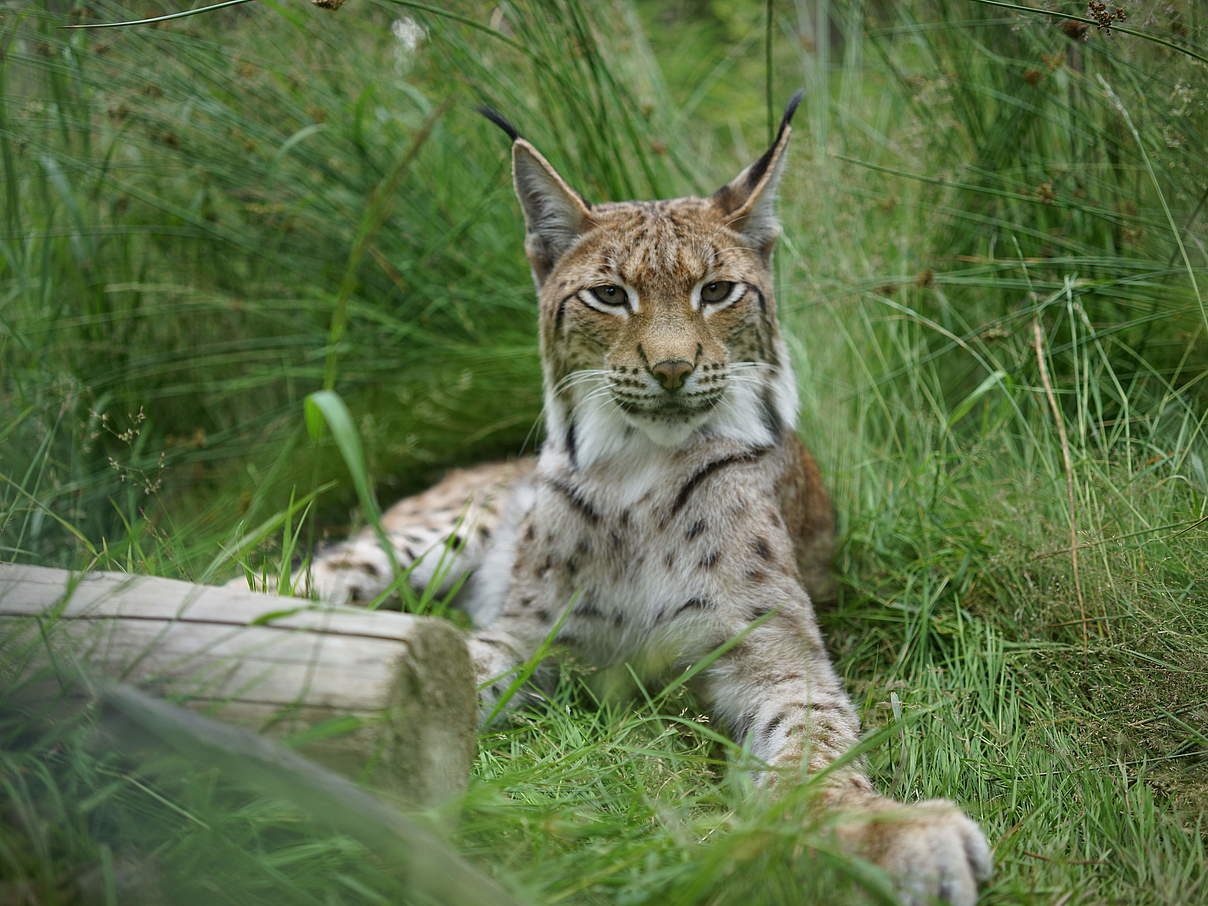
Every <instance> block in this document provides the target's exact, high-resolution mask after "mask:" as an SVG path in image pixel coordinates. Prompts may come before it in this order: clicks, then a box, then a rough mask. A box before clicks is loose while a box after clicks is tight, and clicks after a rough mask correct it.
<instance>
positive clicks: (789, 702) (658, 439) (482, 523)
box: [295, 98, 990, 906]
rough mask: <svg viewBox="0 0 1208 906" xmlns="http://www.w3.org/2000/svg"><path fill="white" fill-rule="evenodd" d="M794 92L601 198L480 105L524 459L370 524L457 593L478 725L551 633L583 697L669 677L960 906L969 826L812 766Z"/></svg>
mask: <svg viewBox="0 0 1208 906" xmlns="http://www.w3.org/2000/svg"><path fill="white" fill-rule="evenodd" d="M797 101H798V98H794V100H793V102H792V103H791V104H790V105H789V108H788V111H787V112H786V114H785V118H784V120H783V122H782V123H781V127H780V131H779V133H778V134H777V137H776V140H775V142H774V143H773V145H772V147H771V148H769V149H768V151H767V152H766V153H765V154H764V155H763V156H762V157H760V158H759V159H758V160H757V161H755V163H753V164H751V165H750V166H749V167H747V168H746V169H745V170H743V171H742V172H741V173H739V174H738V176H737V177H735V178H734V179H733V180H732V181H731V182H729V183H728V184H727V185H725V186H723V187H722V188H721V189H719V190H718V191H717V192H716V193H714V194H713V195H712V196H710V197H708V198H683V199H677V200H671V201H655V202H627V203H620V204H615V203H611V204H599V205H589V204H588V203H587V202H586V201H584V199H583V198H581V197H580V196H579V195H578V194H577V193H576V192H575V191H574V190H573V189H571V188H570V187H569V186H568V185H567V184H566V182H565V181H564V180H563V179H562V177H561V176H559V175H558V173H557V171H556V170H554V168H553V167H552V166H551V165H550V164H549V162H548V161H547V160H546V159H545V158H544V157H542V156H541V154H540V153H539V152H538V151H537V150H536V149H535V148H534V147H533V146H532V145H530V144H529V143H528V142H527V141H525V140H524V139H523V138H521V137H520V136H519V134H518V133H517V132H516V130H515V129H514V128H513V127H511V125H510V124H508V123H507V122H506V121H504V120H503V119H502V118H501V117H499V116H498V114H495V113H493V112H488V116H489V117H490V118H491V119H493V120H495V121H496V123H498V124H499V125H501V126H503V127H504V129H505V130H506V131H507V132H508V134H509V136H510V137H511V138H512V142H513V145H512V147H513V164H514V177H515V186H516V193H517V196H518V197H519V199H520V203H521V208H522V210H523V213H524V221H525V228H526V235H525V251H526V253H527V255H528V258H529V262H530V264H531V265H532V271H533V279H534V281H535V283H536V286H537V294H538V297H539V304H540V318H539V320H540V345H541V361H542V368H543V372H544V393H545V416H546V425H547V428H548V434H547V437H546V439H545V442H544V444H543V445H542V448H541V453H540V456H539V457H538V458H537V459H536V460H535V461H534V460H531V459H529V460H519V461H516V462H511V463H493V464H488V465H484V466H479V467H477V468H473V469H466V470H460V471H456V472H452V473H450V474H449V475H448V476H447V477H446V478H445V479H444V480H443V481H442V482H440V483H439V484H438V485H436V486H435V487H434V488H432V489H430V490H428V491H426V492H424V493H423V494H420V495H417V496H415V497H411V498H408V499H406V500H403V501H401V502H400V503H398V504H396V505H395V506H394V507H392V508H391V510H390V511H389V512H388V513H387V514H386V516H385V518H384V519H383V523H384V528H385V529H386V531H387V533H388V535H389V538H390V540H391V542H392V544H393V546H394V548H395V551H394V558H395V559H396V560H397V561H398V562H399V563H400V564H401V565H402V566H403V567H405V568H406V570H407V572H406V575H405V580H406V581H409V582H411V583H412V584H414V585H415V586H417V587H421V588H422V587H424V586H429V585H431V584H433V583H435V584H438V585H440V586H441V588H442V590H446V591H449V592H450V593H452V590H453V589H456V588H459V587H460V588H461V589H462V590H461V592H460V594H459V596H458V598H457V602H458V603H459V605H461V606H463V607H465V609H466V610H467V611H468V612H469V613H470V615H471V616H472V618H473V620H474V623H475V627H476V628H475V630H474V631H473V632H472V633H471V634H470V635H469V636H468V638H467V643H468V645H469V648H470V652H471V655H472V657H473V660H474V666H475V671H476V674H477V677H476V678H477V680H478V683H479V688H480V689H481V690H482V691H481V696H482V702H481V705H482V714H483V718H484V719H490V718H491V717H492V716H494V715H495V714H496V713H497V712H499V711H501V710H503V709H505V708H507V707H511V706H513V705H514V704H515V702H516V701H517V700H518V699H519V698H520V696H517V695H514V694H511V693H510V692H509V690H512V689H513V687H514V686H515V685H517V684H518V683H516V682H514V680H515V679H516V677H517V676H521V675H527V674H526V673H525V672H524V671H525V665H526V662H527V661H528V660H529V659H531V658H533V657H534V656H535V654H536V653H537V652H540V651H541V650H543V648H544V647H545V646H547V645H548V643H550V642H554V643H556V650H561V651H569V652H571V653H573V654H574V655H575V656H576V657H577V658H578V659H579V660H580V661H581V662H586V663H588V664H591V665H594V666H595V667H596V668H598V669H597V670H596V671H595V672H594V673H593V674H592V676H593V677H594V678H595V679H597V680H598V681H601V682H602V683H604V684H605V685H606V686H607V685H608V684H609V683H610V682H611V680H612V679H614V678H627V677H631V676H633V675H638V676H641V677H644V678H645V679H646V680H647V681H657V679H658V678H659V677H660V676H665V675H668V674H669V673H673V672H674V671H683V670H691V671H692V681H691V682H692V688H693V689H694V691H695V693H696V695H697V696H698V697H699V699H700V701H701V704H702V705H703V706H704V707H705V708H707V709H708V710H709V711H710V713H711V715H712V717H713V719H714V720H715V721H716V723H717V725H718V726H721V727H724V728H726V729H727V730H728V731H729V733H730V734H731V736H732V737H733V739H734V740H735V741H736V742H737V743H739V745H741V746H742V747H744V749H745V751H746V753H747V754H748V756H749V757H750V758H751V760H752V764H753V765H754V770H755V775H756V779H757V781H758V782H759V783H761V784H762V785H764V786H769V787H771V786H783V785H785V784H788V783H791V782H793V780H794V779H796V778H798V777H800V776H801V774H802V772H809V773H817V772H820V771H825V774H824V776H823V777H822V778H820V782H819V783H818V784H817V786H816V788H817V789H818V805H819V807H820V808H826V809H831V810H834V811H841V812H844V813H846V814H847V815H848V817H849V818H851V817H852V816H854V817H855V818H857V819H863V820H854V821H848V822H847V823H843V824H840V825H839V830H838V831H837V834H838V837H839V839H840V841H841V842H842V843H843V844H845V845H846V846H848V847H849V848H850V849H852V850H854V851H856V852H859V853H861V854H863V855H864V856H865V857H867V858H869V859H872V860H874V861H876V862H877V863H879V864H880V865H881V866H882V867H884V868H885V869H886V870H887V871H888V872H890V873H891V874H892V875H893V876H894V878H895V880H896V882H897V885H898V888H899V890H900V891H901V893H902V896H903V900H904V902H907V903H910V904H923V903H930V902H933V901H934V900H935V899H936V898H938V899H941V900H944V901H946V902H948V903H951V904H955V906H971V904H973V903H974V901H975V900H976V898H977V885H978V882H979V881H980V880H982V879H984V878H985V877H987V876H988V875H989V873H990V852H989V849H988V847H987V846H986V842H985V839H984V838H983V837H982V835H981V832H980V831H979V830H978V828H977V826H976V825H975V824H974V823H973V822H972V821H970V820H969V819H968V818H967V817H966V816H965V815H964V814H962V813H961V812H960V810H958V809H957V808H956V807H955V806H954V805H952V804H951V803H948V802H943V801H932V802H926V803H921V804H917V805H912V806H903V805H900V804H898V803H894V802H892V801H891V800H888V799H886V798H885V797H883V796H880V795H879V794H878V793H876V792H875V790H874V789H873V787H872V784H871V782H870V781H869V780H868V778H867V777H866V776H865V775H864V773H863V770H862V767H861V765H860V763H859V761H845V762H840V763H839V766H838V767H836V760H837V759H840V758H841V757H842V756H843V755H844V753H845V752H847V751H848V750H849V749H850V748H851V746H852V745H853V744H854V743H855V742H856V741H857V740H858V738H859V720H858V719H857V717H856V713H855V710H854V708H853V707H852V704H851V702H850V701H849V700H848V698H847V696H846V694H845V693H844V691H843V685H842V683H841V681H840V680H839V677H838V676H837V674H836V673H835V671H834V670H833V669H832V667H831V665H830V661H829V659H828V657H827V655H826V649H825V646H824V644H823V641H822V636H821V633H820V631H819V629H818V625H817V621H816V619H815V616H814V609H813V608H814V604H815V602H817V601H824V600H826V599H828V598H829V597H830V596H831V594H832V592H833V587H832V585H831V579H830V575H829V565H830V559H831V554H832V550H833V545H834V518H833V514H832V510H831V505H830V501H829V499H828V498H827V495H826V492H825V491H824V490H823V488H822V483H821V480H820V478H819V475H818V470H817V467H816V466H815V464H814V461H813V459H812V458H811V456H810V454H809V452H808V451H807V450H806V449H805V447H804V445H803V444H802V443H801V441H800V439H799V438H798V437H797V435H796V434H795V433H794V431H793V428H794V426H795V424H796V416H797V396H796V381H795V378H794V376H793V371H792V367H791V363H790V361H789V359H788V356H787V354H786V351H785V347H784V341H783V339H782V337H781V332H780V326H779V324H778V322H777V319H776V306H775V301H774V299H773V296H772V286H771V279H770V275H769V259H770V256H771V253H772V247H773V244H774V242H775V239H776V235H777V232H778V227H777V224H776V218H775V212H774V210H773V208H774V198H775V192H776V185H777V181H778V179H779V177H780V173H781V171H782V169H783V167H784V161H785V150H786V148H787V145H788V141H789V136H790V129H789V118H790V117H791V116H792V113H793V110H794V109H795V107H796V105H797ZM295 578H296V580H297V581H298V583H299V585H302V584H303V583H305V582H309V583H310V584H311V586H312V587H313V588H314V589H315V590H316V591H317V592H318V593H319V594H320V596H322V597H324V598H326V599H329V600H336V601H347V600H372V599H374V598H379V597H381V596H384V595H385V594H386V593H388V592H389V591H390V589H391V582H392V581H402V580H403V577H400V578H394V577H392V574H391V562H390V557H388V556H387V554H386V553H385V552H384V551H382V550H381V549H379V547H378V544H377V541H376V537H375V534H374V533H373V532H372V531H371V530H366V531H365V532H362V533H361V535H359V536H358V537H357V538H354V539H352V540H351V541H349V542H346V543H344V544H341V545H338V546H337V547H335V548H334V549H331V550H329V551H327V552H326V553H324V554H323V555H321V556H320V557H318V558H317V559H316V560H315V562H314V564H313V567H312V569H311V570H310V571H309V572H302V573H300V574H298V575H297V576H296V577H295ZM462 579H465V580H466V581H465V584H464V586H462V585H461V584H460V583H461V580H462Z"/></svg>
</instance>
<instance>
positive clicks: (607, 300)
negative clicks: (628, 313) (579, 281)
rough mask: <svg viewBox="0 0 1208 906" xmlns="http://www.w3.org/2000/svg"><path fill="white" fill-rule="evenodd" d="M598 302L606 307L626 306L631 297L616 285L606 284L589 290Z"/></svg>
mask: <svg viewBox="0 0 1208 906" xmlns="http://www.w3.org/2000/svg"><path fill="white" fill-rule="evenodd" d="M588 292H589V293H591V294H592V296H594V297H595V300H596V301H597V302H601V303H603V304H604V305H625V304H626V303H627V302H628V301H629V296H628V295H627V294H626V293H625V290H623V289H622V288H621V287H619V286H617V285H616V284H615V283H605V284H604V285H603V286H593V287H592V288H591V289H589V290H588Z"/></svg>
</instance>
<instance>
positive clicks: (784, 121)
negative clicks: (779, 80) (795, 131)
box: [776, 88, 805, 138]
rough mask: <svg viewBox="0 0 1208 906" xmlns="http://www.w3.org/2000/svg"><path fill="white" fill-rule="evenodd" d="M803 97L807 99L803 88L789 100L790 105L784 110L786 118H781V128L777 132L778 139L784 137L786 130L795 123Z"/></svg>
mask: <svg viewBox="0 0 1208 906" xmlns="http://www.w3.org/2000/svg"><path fill="white" fill-rule="evenodd" d="M803 97H805V89H804V88H801V89H799V90H798V91H797V93H796V94H795V95H793V96H792V97H791V98H789V105H788V106H787V107H785V108H784V116H782V117H781V118H780V128H779V129H778V130H777V131H776V138H780V136H782V135H784V130H785V129H787V128H788V127H789V123H791V122H792V121H793V114H794V113H796V112H797V107H798V106H799V105H800V104H801V99H802V98H803Z"/></svg>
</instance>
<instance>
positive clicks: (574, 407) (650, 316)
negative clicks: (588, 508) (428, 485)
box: [513, 123, 797, 466]
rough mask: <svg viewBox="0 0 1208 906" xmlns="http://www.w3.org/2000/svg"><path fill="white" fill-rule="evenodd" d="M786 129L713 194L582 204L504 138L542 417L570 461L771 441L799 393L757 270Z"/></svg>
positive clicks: (766, 279)
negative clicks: (698, 443) (535, 324)
mask: <svg viewBox="0 0 1208 906" xmlns="http://www.w3.org/2000/svg"><path fill="white" fill-rule="evenodd" d="M789 135H790V130H789V128H788V126H787V123H786V125H785V126H784V127H783V128H782V129H781V132H780V134H779V136H778V137H777V140H776V142H775V144H774V145H773V146H772V147H771V148H770V149H769V150H768V152H767V153H766V154H764V155H763V156H762V157H761V158H760V159H759V160H758V161H756V162H755V163H754V164H752V165H751V166H750V167H748V168H747V169H745V170H744V171H742V173H740V174H739V175H738V176H737V177H736V178H735V179H734V180H733V181H732V182H730V183H729V184H728V185H726V186H724V187H722V189H720V190H719V191H718V192H716V193H715V194H714V195H713V196H711V197H709V198H679V199H673V200H668V201H650V202H621V203H610V204H599V205H588V204H587V203H586V202H585V201H584V200H583V199H582V198H581V197H580V196H579V195H578V194H577V193H575V192H574V191H573V190H572V189H571V188H570V187H569V186H568V185H567V184H566V183H565V182H564V181H563V180H562V178H561V177H560V176H559V175H558V174H557V172H556V171H555V170H554V169H553V167H551V166H550V164H549V163H548V162H547V161H546V160H545V158H543V157H542V156H541V155H540V154H539V153H538V152H537V151H536V149H535V148H533V147H532V146H531V145H529V144H528V143H527V142H526V141H524V140H523V139H520V138H517V139H516V141H515V144H514V150H513V155H514V160H513V162H514V170H515V181H516V191H517V194H518V195H519V197H520V200H521V204H522V207H523V209H524V213H525V220H526V224H527V228H528V231H527V237H526V242H525V249H526V251H527V253H528V256H529V261H530V263H531V264H532V268H533V277H534V280H535V282H536V284H537V288H538V295H539V298H540V322H541V342H542V359H543V362H544V368H545V385H546V391H545V395H546V417H547V419H548V420H549V427H550V433H551V434H552V435H553V436H556V437H557V436H561V437H562V438H563V440H564V445H565V447H566V449H567V452H568V453H569V454H570V456H571V458H572V460H574V461H575V462H576V463H577V464H579V465H584V466H586V465H590V464H591V463H592V462H594V461H596V460H598V459H601V458H604V457H608V456H610V455H612V454H615V453H617V452H619V451H620V450H621V448H622V447H624V446H630V445H632V444H633V442H634V440H635V439H641V438H644V439H646V440H648V441H650V442H652V443H653V444H655V445H657V446H660V447H678V446H682V445H684V444H685V443H688V442H690V440H691V439H692V438H693V437H694V436H695V435H698V434H700V435H704V436H709V437H731V438H734V439H736V440H740V441H742V442H744V443H750V444H754V445H757V446H763V445H770V444H773V443H775V442H776V441H777V440H778V439H779V438H780V436H781V434H782V432H783V431H784V430H785V429H786V428H788V429H791V428H792V427H793V426H794V425H795V423H796V410H797V395H796V385H795V383H794V380H793V377H792V373H791V370H790V369H789V368H788V367H785V364H786V352H785V348H784V343H783V340H782V339H781V336H780V328H779V325H778V323H777V320H776V311H775V301H774V299H773V297H772V287H771V275H770V272H769V268H768V263H769V257H770V254H771V250H772V245H773V243H774V242H775V239H776V234H777V232H778V227H777V225H776V222H775V217H774V213H773V201H774V195H775V188H776V183H777V181H778V179H779V176H780V172H781V169H782V167H783V164H784V151H785V148H786V147H787V144H788V139H789Z"/></svg>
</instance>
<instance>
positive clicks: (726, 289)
mask: <svg viewBox="0 0 1208 906" xmlns="http://www.w3.org/2000/svg"><path fill="white" fill-rule="evenodd" d="M732 292H734V284H733V283H731V282H730V281H729V280H717V281H715V282H713V283H706V284H705V285H704V286H702V287H701V288H700V300H701V302H702V303H704V304H705V305H717V304H718V303H719V302H726V301H728V300H729V298H730V294H731V293H732Z"/></svg>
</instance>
